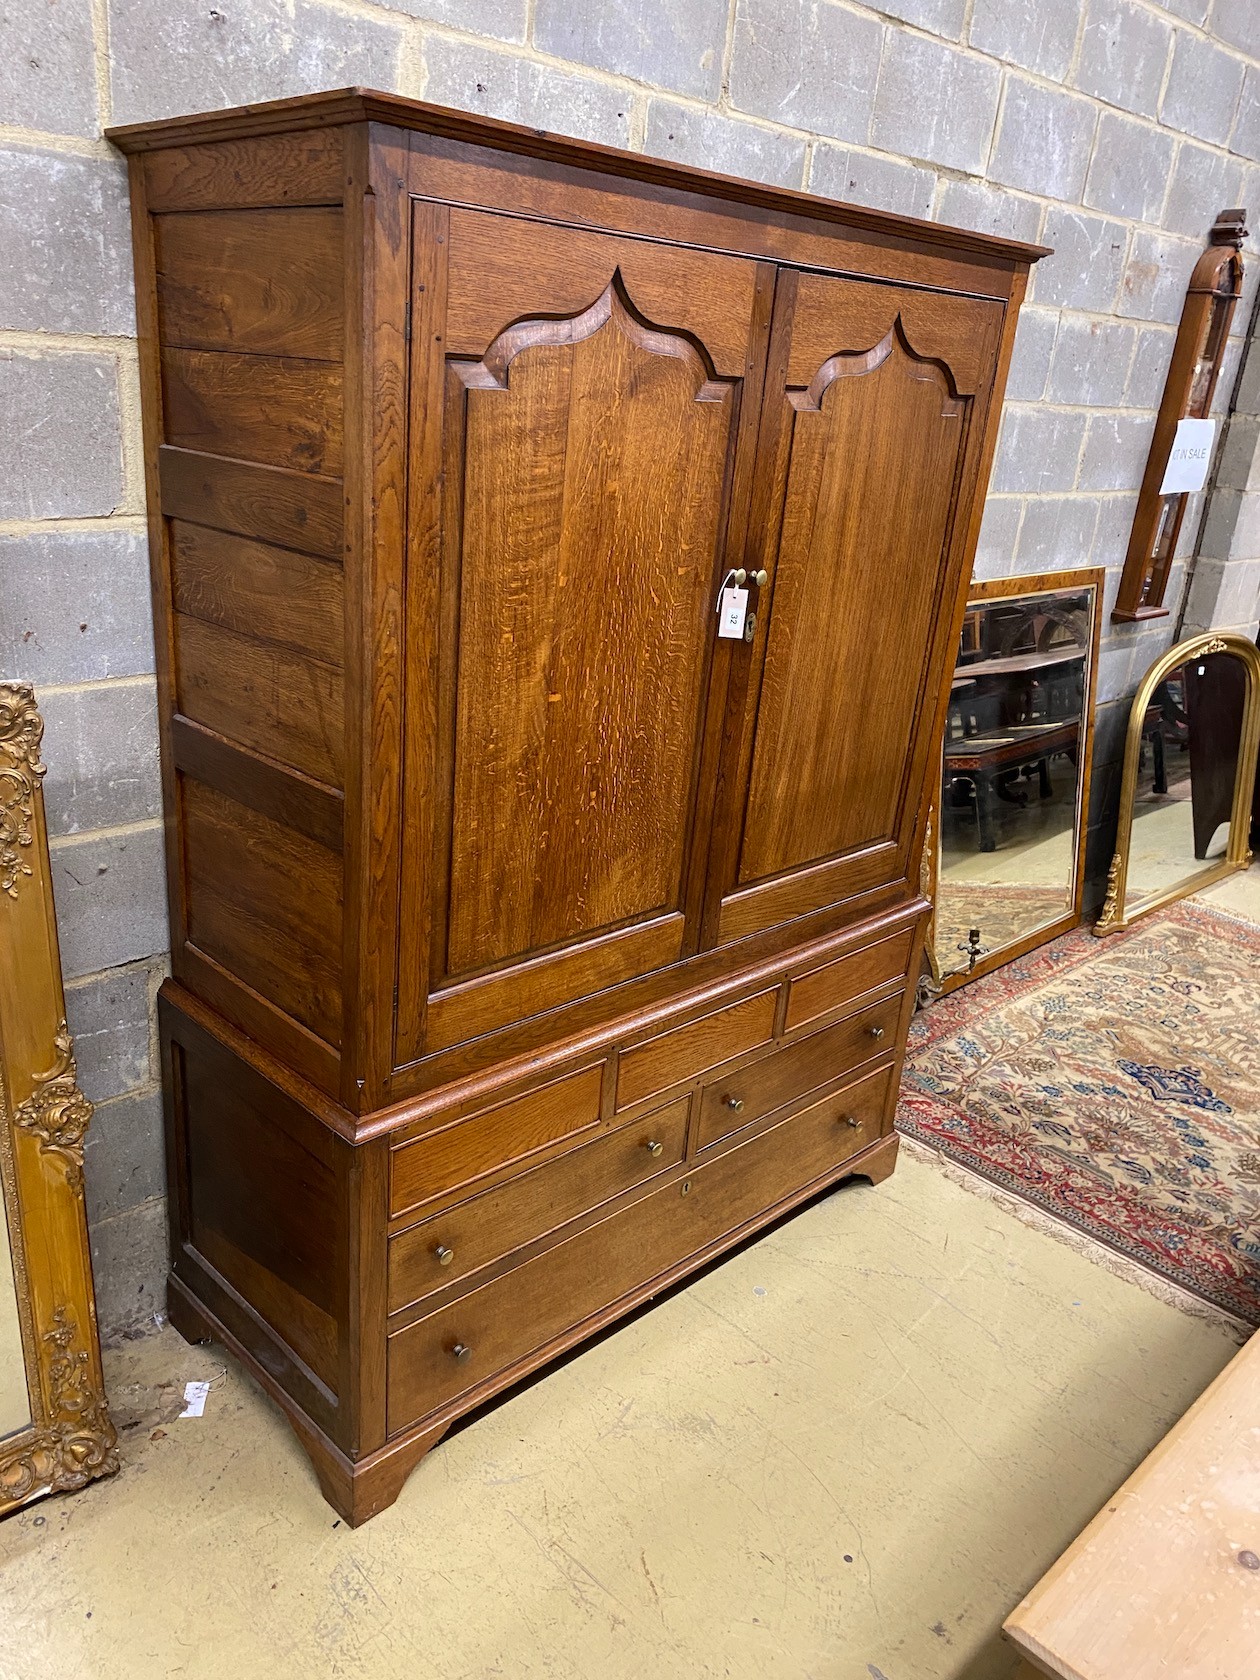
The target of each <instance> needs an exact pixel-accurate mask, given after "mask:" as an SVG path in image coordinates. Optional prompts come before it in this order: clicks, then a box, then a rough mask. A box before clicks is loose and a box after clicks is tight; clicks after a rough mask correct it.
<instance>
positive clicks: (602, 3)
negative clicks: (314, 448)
mask: <svg viewBox="0 0 1260 1680" xmlns="http://www.w3.org/2000/svg"><path fill="white" fill-rule="evenodd" d="M353 83H358V84H364V85H368V86H378V87H383V88H392V89H397V90H398V91H400V92H403V93H407V94H412V95H416V96H420V97H426V98H429V99H431V100H435V101H438V102H441V103H446V104H450V105H456V106H462V107H464V108H467V109H471V110H476V111H483V112H487V113H489V114H491V115H495V116H501V117H507V118H512V119H515V120H517V121H521V122H526V123H530V124H535V125H539V126H544V127H547V128H552V129H556V130H560V131H562V132H566V133H570V134H575V135H579V136H584V137H588V138H591V139H595V140H600V141H605V142H608V143H610V144H613V145H618V146H629V147H633V148H637V149H640V150H644V151H648V152H652V153H655V154H658V155H662V156H667V157H672V158H677V159H680V160H682V161H684V162H688V163H693V164H700V165H704V166H707V167H710V168H714V169H719V170H725V171H728V172H731V173H734V174H740V175H750V176H755V177H758V178H761V179H765V180H768V181H773V182H777V183H782V184H785V185H790V186H796V187H803V188H806V189H808V190H812V191H816V192H820V193H825V194H828V195H831V196H836V197H841V198H847V199H851V200H855V201H857V202H860V203H870V204H878V205H882V206H885V207H887V208H890V209H894V210H899V211H904V212H906V213H908V214H912V215H919V216H931V217H935V218H937V219H940V220H945V221H951V222H956V223H962V224H965V225H969V226H973V227H977V228H984V229H988V230H993V231H997V232H1002V233H1010V234H1014V235H1017V236H1019V237H1021V238H1025V239H1031V240H1040V241H1041V242H1043V243H1046V244H1049V245H1053V246H1054V247H1055V248H1056V254H1055V256H1054V257H1053V258H1050V259H1048V260H1047V261H1046V262H1044V263H1043V264H1041V266H1040V267H1039V268H1038V270H1037V272H1036V275H1035V279H1034V284H1033V288H1032V292H1031V297H1030V301H1029V306H1028V309H1027V313H1026V316H1025V319H1024V321H1023V324H1022V326H1021V329H1020V333H1019V339H1018V345H1017V352H1016V357H1015V364H1014V367H1013V370H1012V378H1011V387H1010V405H1009V412H1008V413H1007V415H1006V418H1005V421H1004V425H1003V431H1002V439H1001V446H1000V452H999V456H998V460H997V465H996V471H995V475H994V482H993V490H992V495H991V497H990V500H989V504H988V508H987V511H986V516H985V521H984V527H983V532H982V537H981V544H980V552H979V555H978V559H977V570H978V572H979V573H980V575H982V576H996V575H1002V574H1013V573H1018V572H1024V571H1034V572H1035V571H1046V570H1051V569H1058V568H1061V567H1070V566H1081V565H1086V564H1100V565H1105V566H1107V568H1108V574H1109V584H1110V587H1109V592H1108V601H1109V602H1110V599H1111V597H1112V596H1113V595H1114V590H1115V585H1116V581H1117V576H1118V567H1119V565H1120V563H1121V561H1122V560H1123V557H1124V551H1125V546H1126V542H1127V536H1128V528H1129V522H1130V520H1131V517H1132V510H1133V503H1134V499H1135V494H1136V485H1137V482H1138V479H1139V477H1140V473H1141V467H1142V462H1143V460H1144V457H1145V451H1146V447H1147V444H1148V442H1149V436H1150V430H1151V424H1152V418H1153V412H1154V409H1155V406H1156V404H1157V403H1158V399H1159V393H1160V390H1161V388H1162V385H1163V378H1164V373H1165V371H1166V368H1167V363H1168V357H1169V353H1170V349H1171V343H1172V336H1173V332H1174V328H1175V323H1176V320H1177V317H1178V314H1179V311H1180V307H1181V300H1182V294H1183V291H1184V286H1185V281H1186V278H1187V276H1188V274H1189V271H1190V269H1191V267H1192V266H1193V263H1194V261H1195V258H1196V256H1197V254H1198V252H1199V250H1200V248H1201V245H1202V241H1203V238H1204V236H1205V234H1206V231H1207V229H1208V227H1209V226H1210V224H1211V222H1212V220H1213V218H1214V216H1215V214H1216V212H1217V211H1218V210H1220V209H1221V208H1223V207H1225V206H1227V205H1235V204H1246V205H1248V206H1249V207H1250V208H1251V210H1252V212H1253V216H1254V217H1257V218H1260V3H1257V0H1166V3H1164V4H1158V3H1156V0H883V4H882V5H880V6H878V7H876V6H873V5H863V4H857V3H850V0H584V3H583V4H580V5H577V4H574V3H573V0H13V3H12V4H10V5H9V6H7V7H5V8H4V9H3V10H2V11H0V673H3V674H4V675H6V676H20V677H28V678H32V679H33V680H34V681H35V682H36V683H37V684H38V685H39V690H40V694H41V698H42V702H43V706H44V710H45V714H46V717H47V720H48V735H47V743H46V757H47V760H48V763H49V766H50V770H49V778H48V800H49V812H50V817H51V820H52V824H53V830H54V835H55V839H54V868H55V871H56V888H57V894H58V910H59V916H60V920H61V926H62V937H63V947H64V957H65V966H66V973H67V977H68V983H69V1009H70V1013H71V1025H72V1027H73V1028H74V1030H75V1032H76V1034H77V1036H78V1045H79V1060H80V1068H81V1072H82V1076H83V1082H84V1085H85V1087H86V1089H87V1090H88V1092H89V1094H90V1095H91V1096H92V1097H93V1098H94V1099H95V1100H96V1101H97V1103H98V1105H99V1106H98V1115H97V1121H96V1126H95V1130H94V1133H93V1136H92V1141H91V1144H90V1146H89V1162H88V1183H89V1192H90V1198H91V1212H92V1222H93V1230H94V1242H95V1247H96V1255H97V1270H98V1284H99V1287H100V1291H101V1304H102V1316H103V1319H104V1321H105V1323H106V1325H107V1326H108V1327H110V1328H112V1329H114V1330H118V1331H125V1330H126V1329H128V1328H129V1327H132V1326H135V1325H139V1324H142V1323H143V1322H144V1321H145V1319H146V1318H147V1317H149V1316H151V1314H152V1312H153V1310H154V1309H155V1307H156V1306H157V1305H158V1304H159V1303H160V1299H161V1281H160V1280H161V1273H162V1269H163V1267H162V1257H161V1242H162V1224H163V1204H162V1190H161V1182H162V1181H161V1148H160V1142H159V1137H158V1130H157V1108H158V1104H157V1097H156V1087H155V1080H154V1062H153V1046H152V1026H151V1018H152V1010H151V999H152V994H153V991H154V988H155V986H156V984H157V982H158V980H159V978H160V975H161V972H162V966H163V961H164V947H165V932H164V916H165V906H164V902H163V885H162V871H161V866H160V852H161V836H160V828H159V818H158V778H157V763H156V753H155V737H154V701H153V679H152V669H153V654H152V635H151V627H150V623H149V609H148V602H147V590H146V581H145V578H146V558H145V539H144V524H143V517H142V515H143V491H142V483H141V468H140V432H139V414H138V397H137V377H136V354H135V345H134V336H133V335H134V317H133V308H132V299H131V289H130V285H131V283H130V258H129V253H128V233H127V211H126V200H125V192H124V171H123V167H122V163H121V160H120V159H119V158H118V157H117V156H116V155H115V154H114V153H113V152H112V150H111V148H110V147H109V146H108V145H107V144H106V143H105V142H104V141H103V140H102V139H101V137H100V136H101V130H102V128H103V127H104V126H105V125H106V124H108V123H111V122H133V121H139V120H142V119H145V118H150V117H157V116H164V115H170V114H174V113H179V112H185V111H192V110H201V109H208V108H212V107H216V106H224V105H233V104H240V103H243V102H246V101H251V100H263V99H272V98H277V97H280V96H283V95H289V94H295V93H300V92H303V91H307V90H312V89H318V88H330V87H341V86H346V85H349V84H353ZM1252 248H1253V249H1255V248H1256V246H1255V242H1254V241H1253V245H1252ZM1258 276H1260V265H1257V268H1256V270H1255V272H1253V274H1252V275H1251V276H1250V277H1249V283H1248V296H1247V300H1246V303H1245V304H1244V306H1243V308H1242V309H1240V311H1239V314H1238V317H1237V326H1236V333H1235V337H1234V340H1233V342H1232V344H1231V347H1230V354H1229V360H1228V363H1227V367H1226V371H1225V376H1224V378H1223V380H1222V382H1221V387H1220V389H1221V399H1222V401H1224V400H1225V398H1227V396H1228V393H1229V392H1230V390H1231V388H1232V386H1233V383H1234V374H1235V371H1236V369H1237V366H1238V362H1239V358H1240V356H1241V352H1242V344H1243V332H1244V329H1245V326H1246V323H1247V321H1248V319H1249V316H1250V303H1251V299H1252V297H1253V296H1254V295H1255V290H1256V287H1255V282H1256V279H1257V277H1258ZM1250 383H1251V385H1252V386H1255V387H1260V358H1257V371H1256V376H1255V378H1254V379H1252V380H1251V381H1250ZM1249 400H1250V401H1252V404H1253V406H1252V407H1251V408H1250V409H1249V410H1248V411H1247V412H1248V414H1249V415H1250V416H1251V420H1252V424H1251V426H1250V429H1249V430H1248V429H1247V428H1246V427H1244V426H1242V425H1238V426H1236V427H1235V429H1234V432H1232V433H1231V439H1230V454H1229V461H1228V465H1227V468H1224V469H1223V474H1222V480H1221V493H1222V494H1223V493H1224V492H1226V491H1228V493H1229V495H1230V496H1232V497H1233V501H1232V502H1230V503H1229V506H1228V508H1227V507H1226V503H1225V502H1221V503H1220V506H1219V508H1218V509H1216V510H1214V517H1215V518H1216V521H1217V524H1216V526H1215V527H1213V533H1214V534H1213V542H1214V544H1215V550H1214V552H1213V553H1212V554H1211V555H1210V556H1208V557H1207V558H1205V560H1204V561H1203V562H1202V563H1201V564H1200V567H1199V570H1198V572H1197V574H1196V578H1195V594H1194V598H1193V603H1192V606H1193V611H1194V612H1195V613H1198V614H1200V615H1203V614H1206V615H1207V616H1208V618H1209V619H1210V620H1211V622H1224V621H1226V619H1228V620H1229V621H1234V620H1237V621H1238V622H1250V621H1252V620H1254V618H1255V617H1256V607H1255V601H1256V594H1257V591H1258V590H1260V534H1257V533H1258V527H1260V519H1258V518H1257V505H1258V504H1260V484H1258V483H1257V481H1256V469H1255V465H1254V462H1255V445H1256V435H1257V431H1260V400H1257V399H1255V398H1250V399H1249ZM1231 514H1232V520H1231ZM1199 523H1200V521H1199V509H1198V508H1197V507H1192V508H1191V510H1190V515H1189V517H1188V518H1187V520H1186V522H1185V533H1186V535H1185V538H1184V541H1183V548H1184V547H1186V546H1187V545H1189V544H1190V543H1191V542H1192V540H1193V537H1194V534H1195V532H1196V531H1197V530H1198V527H1199ZM1227 526H1228V529H1226V527H1227ZM1248 545H1250V548H1249V552H1248V555H1247V556H1246V557H1244V560H1243V563H1242V564H1236V563H1237V562H1238V560H1239V558H1240V556H1241V553H1242V549H1244V548H1247V547H1248ZM1226 550H1228V552H1226ZM1209 561H1210V563H1209ZM1227 576H1228V587H1225V586H1224V583H1225V580H1226V577H1227ZM1216 585H1220V587H1216ZM1180 586H1181V575H1180V573H1179V575H1178V577H1177V578H1175V579H1174V583H1173V591H1172V602H1173V606H1174V614H1173V617H1172V618H1170V619H1168V620H1163V621H1160V622H1158V623H1156V624H1155V625H1153V626H1151V627H1148V628H1146V629H1139V628H1127V629H1119V630H1113V629H1112V627H1111V626H1110V624H1109V623H1108V624H1107V625H1106V641H1105V644H1104V653H1103V659H1102V667H1101V683H1102V686H1101V695H1102V700H1103V712H1102V717H1101V721H1100V731H1099V743H1100V754H1101V755H1102V758H1103V759H1104V761H1105V760H1106V758H1107V754H1108V753H1109V752H1112V751H1113V749H1114V742H1115V739H1116V737H1117V729H1118V725H1119V720H1120V719H1121V718H1122V716H1123V711H1124V697H1125V696H1126V695H1127V694H1128V693H1130V692H1131V691H1132V688H1133V687H1134V686H1135V683H1136V680H1137V677H1138V675H1139V674H1140V672H1141V670H1142V669H1143V668H1144V667H1145V665H1146V664H1147V663H1148V661H1149V659H1150V658H1151V657H1153V655H1154V653H1155V652H1156V651H1157V650H1158V648H1159V647H1161V646H1162V645H1163V644H1164V642H1165V641H1166V640H1167V638H1168V636H1169V635H1170V634H1171V633H1172V626H1173V625H1174V624H1175V622H1176V606H1177V599H1178V592H1179V590H1180ZM1221 615H1225V617H1224V618H1222V616H1221ZM1106 781H1107V778H1106V777H1105V776H1103V777H1100V778H1099V787H1100V790H1103V789H1105V786H1106ZM1101 799H1102V792H1101V791H1100V800H1101ZM1105 816H1106V813H1105V808H1104V805H1103V804H1100V805H1098V806H1096V810H1095V821H1094V829H1095V836H1094V839H1095V845H1094V850H1095V852H1096V853H1097V854H1099V855H1102V854H1103V853H1105V851H1106V836H1105V826H1106V824H1105ZM1103 866H1104V867H1105V857H1104V858H1103ZM1097 869H1098V865H1097V861H1096V862H1095V872H1097Z"/></svg>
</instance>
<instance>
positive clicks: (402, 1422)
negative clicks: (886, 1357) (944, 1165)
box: [388, 1067, 893, 1432]
mask: <svg viewBox="0 0 1260 1680" xmlns="http://www.w3.org/2000/svg"><path fill="white" fill-rule="evenodd" d="M892 1075H893V1070H892V1068H891V1067H888V1068H883V1069H880V1070H878V1071H877V1072H875V1073H872V1074H869V1075H867V1076H866V1078H864V1079H862V1080H859V1081H856V1082H854V1083H852V1084H850V1085H848V1086H845V1087H842V1088H840V1089H839V1090H836V1091H832V1092H830V1093H828V1094H827V1095H826V1096H824V1097H822V1098H820V1099H819V1100H818V1101H817V1102H816V1103H814V1104H813V1105H812V1106H811V1107H809V1108H807V1109H805V1110H804V1111H803V1112H801V1113H798V1114H795V1115H793V1116H792V1117H791V1118H789V1119H787V1120H784V1121H782V1122H781V1123H780V1124H778V1125H776V1126H772V1127H771V1128H770V1129H769V1130H767V1131H763V1132H759V1133H757V1134H756V1135H755V1136H754V1137H751V1138H749V1139H748V1140H747V1141H745V1142H743V1143H740V1144H737V1145H736V1146H735V1147H733V1148H731V1149H729V1150H727V1151H726V1152H725V1153H723V1154H721V1155H719V1156H717V1157H716V1158H715V1159H714V1160H713V1161H711V1162H709V1163H707V1164H706V1165H704V1166H702V1167H698V1168H696V1169H695V1171H694V1172H692V1173H691V1174H690V1175H689V1176H688V1177H686V1178H679V1177H675V1178H674V1179H673V1180H672V1182H671V1183H669V1184H667V1185H664V1186H663V1187H662V1188H661V1189H659V1190H657V1191H654V1192H653V1193H651V1194H650V1195H648V1196H645V1197H644V1198H643V1200H642V1201H638V1202H635V1203H634V1204H633V1205H632V1206H631V1207H628V1208H625V1209H623V1210H622V1211H620V1212H618V1213H614V1214H612V1215H610V1216H609V1217H608V1218H607V1219H603V1220H600V1221H598V1222H597V1223H596V1224H594V1225H590V1226H587V1227H586V1228H585V1229H584V1230H582V1231H579V1232H578V1233H577V1234H576V1235H575V1236H573V1237H570V1238H569V1239H568V1240H567V1241H564V1242H561V1243H558V1244H557V1245H556V1246H555V1247H553V1248H549V1249H547V1250H545V1251H544V1252H543V1253H541V1254H539V1255H537V1256H536V1257H535V1258H534V1259H532V1260H529V1261H527V1262H526V1264H524V1265H522V1266H518V1267H516V1268H515V1270H513V1271H510V1272H506V1273H504V1274H503V1275H502V1276H501V1277H498V1278H495V1279H493V1280H492V1281H490V1282H488V1283H486V1284H484V1285H483V1286H482V1287H481V1288H480V1289H474V1290H473V1291H472V1292H471V1293H470V1294H467V1295H464V1296H462V1297H461V1298H460V1299H459V1300H457V1301H453V1302H451V1304H450V1305H449V1306H446V1307H443V1308H441V1309H439V1310H438V1311H437V1312H434V1313H432V1314H430V1315H429V1317H427V1318H423V1319H421V1320H419V1322H417V1323H415V1324H412V1325H409V1326H408V1327H407V1328H406V1329H404V1330H400V1331H398V1332H397V1333H395V1334H394V1335H393V1336H391V1337H390V1340H389V1376H388V1406H389V1428H390V1430H391V1432H393V1431H396V1430H399V1429H403V1428H405V1427H406V1426H407V1425H408V1424H410V1423H412V1422H414V1421H415V1420H416V1419H417V1418H420V1417H423V1416H424V1415H425V1414H426V1413H428V1412H431V1411H434V1410H435V1409H436V1408H438V1407H439V1406H443V1405H445V1404H447V1402H449V1401H452V1400H454V1399H456V1398H457V1397H458V1396H460V1395H461V1394H464V1393H466V1392H467V1391H468V1390H470V1389H473V1388H475V1387H476V1386H477V1385H478V1384H479V1383H483V1382H486V1381H487V1380H488V1379H490V1378H493V1377H495V1376H496V1375H498V1374H500V1373H503V1372H506V1371H508V1370H509V1369H510V1368H511V1367H512V1366H513V1365H514V1364H516V1363H517V1362H518V1361H521V1360H523V1359H525V1358H526V1357H527V1356H528V1355H530V1354H531V1353H533V1352H535V1351H536V1350H537V1349H540V1348H542V1347H544V1346H546V1344H547V1343H548V1342H551V1341H554V1340H555V1339H556V1338H557V1337H559V1336H562V1335H564V1334H565V1333H566V1332H567V1331H569V1330H570V1328H571V1327H573V1326H575V1325H578V1324H580V1323H582V1321H583V1320H587V1319H593V1318H594V1317H595V1315H597V1314H601V1313H603V1312H604V1311H605V1310H606V1309H608V1308H610V1307H614V1306H615V1305H616V1303H617V1302H619V1301H621V1300H622V1299H623V1298H624V1297H627V1296H629V1295H631V1294H632V1292H633V1291H635V1290H636V1289H639V1288H641V1287H642V1286H643V1285H644V1284H645V1283H649V1282H650V1281H651V1280H652V1279H653V1278H655V1277H659V1276H660V1275H661V1274H662V1273H663V1272H666V1271H668V1270H669V1269H670V1268H671V1267H673V1266H676V1265H678V1264H680V1263H681V1262H682V1261H684V1260H686V1259H687V1258H688V1257H689V1256H690V1255H693V1254H697V1253H699V1252H700V1251H701V1250H703V1249H704V1248H706V1247H707V1246H708V1245H709V1244H711V1243H715V1242H717V1241H719V1240H720V1239H721V1238H722V1237H724V1236H727V1235H729V1234H732V1233H734V1232H737V1231H739V1230H740V1228H741V1227H743V1226H745V1225H747V1224H749V1222H750V1221H752V1220H754V1219H756V1217H757V1216H758V1215H759V1214H761V1213H763V1212H765V1211H766V1210H767V1209H771V1208H773V1207H775V1206H776V1205H777V1204H778V1203H780V1202H782V1201H784V1200H785V1199H786V1198H787V1197H789V1196H791V1195H792V1194H793V1192H795V1191H799V1190H802V1189H804V1188H806V1187H807V1186H808V1185H810V1184H812V1183H814V1182H815V1181H818V1180H821V1179H823V1178H825V1177H826V1176H827V1175H828V1174H830V1173H832V1172H833V1171H834V1170H835V1169H836V1168H838V1167H840V1166H842V1165H843V1163H844V1161H845V1160H846V1159H847V1158H848V1157H849V1156H851V1155H854V1154H855V1153H857V1151H858V1150H860V1149H862V1148H865V1147H866V1145H867V1144H869V1143H871V1142H873V1141H874V1140H875V1139H876V1138H877V1137H878V1136H879V1135H880V1134H881V1132H882V1130H883V1129H884V1128H885V1127H886V1125H887V1123H888V1121H889V1119H890V1103H891V1098H892V1095H893V1091H892ZM851 1119H857V1121H858V1124H857V1125H851V1124H850V1123H849V1122H850V1120H851ZM594 1327H595V1326H594V1325H592V1326H591V1328H594Z"/></svg>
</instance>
